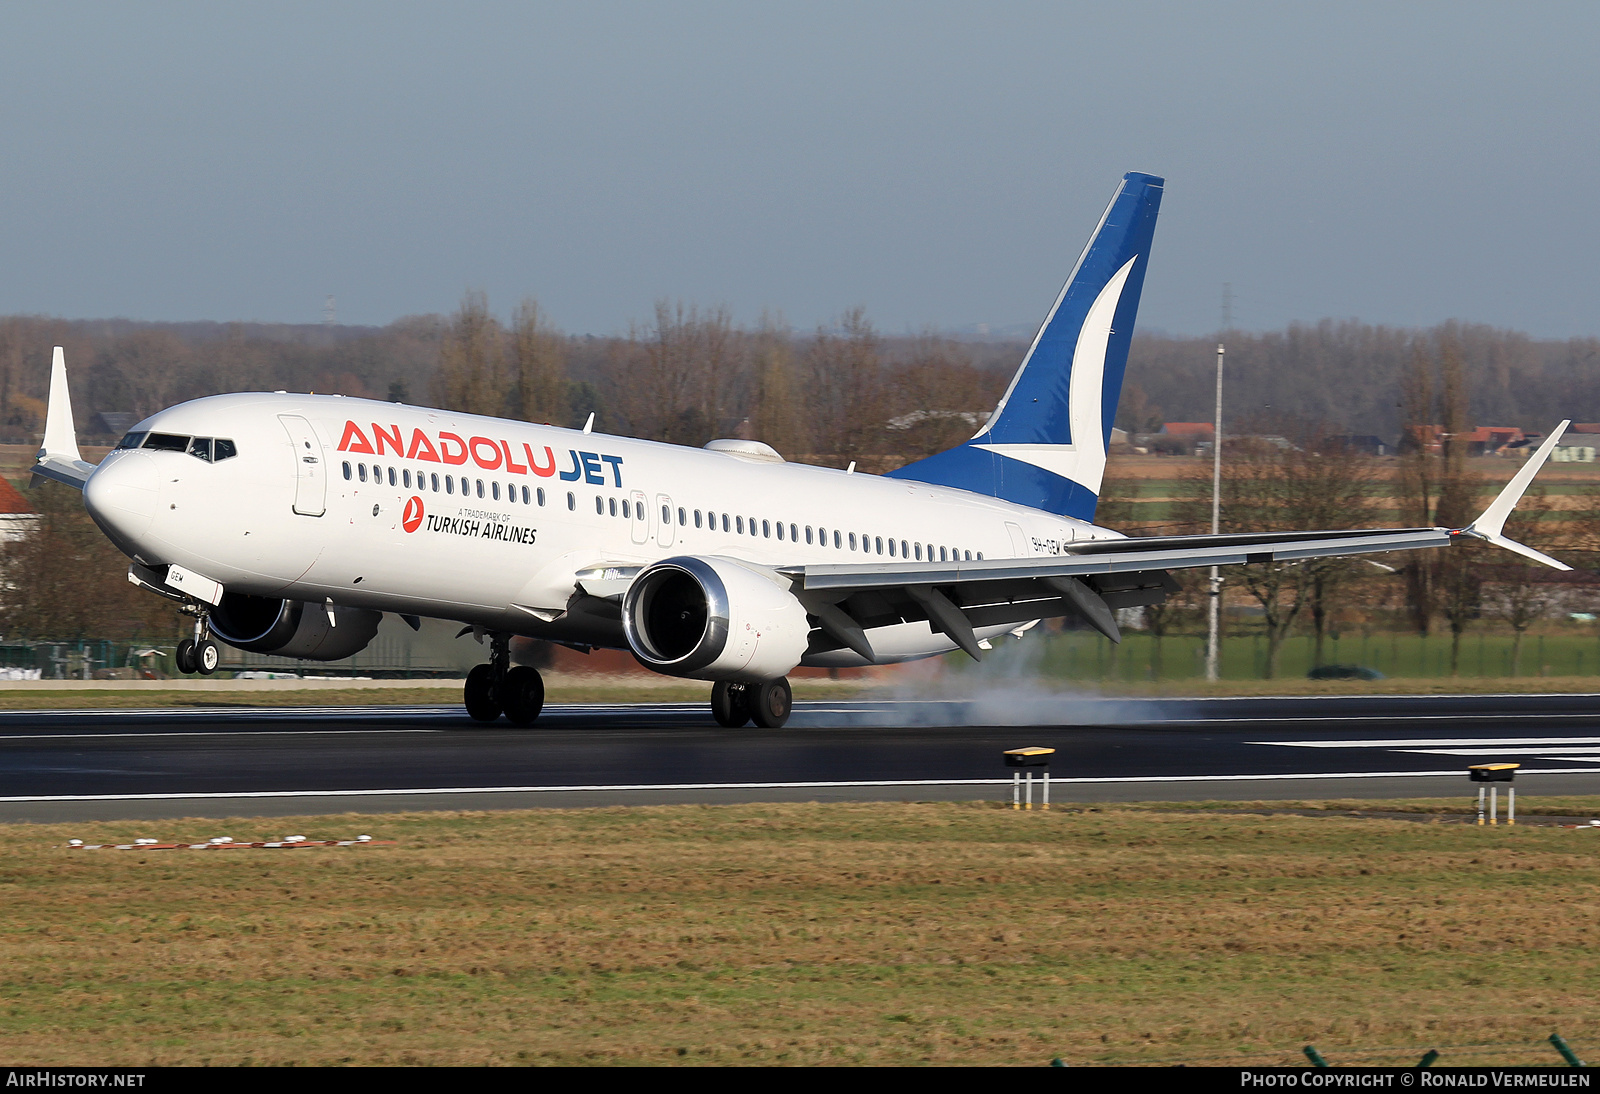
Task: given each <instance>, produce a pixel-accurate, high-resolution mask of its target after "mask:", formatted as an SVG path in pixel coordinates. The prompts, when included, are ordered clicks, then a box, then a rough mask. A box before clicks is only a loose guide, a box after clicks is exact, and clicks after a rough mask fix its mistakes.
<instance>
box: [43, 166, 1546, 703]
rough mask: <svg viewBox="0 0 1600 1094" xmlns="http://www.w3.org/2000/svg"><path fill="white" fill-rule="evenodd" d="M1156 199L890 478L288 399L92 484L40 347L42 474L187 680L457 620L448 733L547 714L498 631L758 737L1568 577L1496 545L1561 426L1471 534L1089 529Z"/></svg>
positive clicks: (1104, 234)
mask: <svg viewBox="0 0 1600 1094" xmlns="http://www.w3.org/2000/svg"><path fill="white" fill-rule="evenodd" d="M1162 186H1163V184H1162V180H1161V179H1159V178H1156V177H1154V176H1150V175H1143V174H1129V175H1127V176H1125V177H1124V179H1123V180H1122V182H1121V184H1120V185H1119V186H1118V187H1117V191H1116V193H1115V195H1114V196H1113V197H1112V200H1111V203H1110V205H1109V206H1107V208H1106V211H1105V214H1104V216H1102V217H1101V220H1100V224H1099V226H1098V227H1097V228H1096V229H1095V232H1094V234H1093V236H1091V238H1090V240H1089V243H1088V246H1087V247H1085V249H1084V251H1083V254H1082V255H1081V256H1080V257H1079V259H1078V263H1077V265H1076V267H1075V268H1074V269H1073V271H1072V274H1071V276H1070V277H1069V278H1068V279H1067V283H1066V285H1065V287H1064V288H1063V289H1062V290H1061V292H1060V294H1059V295H1058V296H1057V298H1056V301H1055V303H1054V305H1053V306H1052V307H1051V309H1050V312H1049V314H1048V315H1047V316H1046V317H1045V320H1044V323H1043V324H1042V325H1041V326H1040V328H1039V333H1038V334H1037V336H1036V337H1035V338H1034V341H1033V344H1032V346H1031V348H1030V349H1029V351H1028V354H1027V356H1026V357H1025V358H1024V360H1023V362H1022V365H1021V367H1020V368H1019V369H1018V370H1017V374H1016V376H1015V377H1014V378H1013V379H1012V381H1011V386H1010V387H1009V388H1008V389H1007V391H1006V393H1005V396H1004V397H1003V398H1002V399H1001V400H1000V405H999V407H998V408H997V409H996V410H995V413H994V414H993V416H992V417H991V418H990V419H989V420H988V422H987V423H986V424H985V425H984V427H983V429H982V430H981V431H980V432H979V433H978V435H977V436H976V437H974V438H973V439H972V440H970V441H968V442H967V443H965V444H963V445H960V446H958V447H956V448H954V449H951V450H950V451H948V452H943V453H940V454H939V455H937V456H934V457H931V458H929V459H926V460H923V461H920V462H918V463H914V464H911V465H910V466H908V467H904V468H902V469H900V470H899V471H896V472H894V473H892V474H890V475H887V476H882V477H880V476H875V475H866V474H856V473H852V471H848V470H847V471H839V470H835V469H831V468H824V467H811V466H803V465H799V464H793V463H786V462H784V460H783V458H782V457H781V456H779V455H778V453H776V452H774V451H773V450H772V449H771V448H769V447H768V446H766V445H764V444H761V443H758V442H755V441H744V440H722V441H712V442H711V443H710V444H708V445H706V446H705V448H704V449H691V448H683V447H678V446H674V445H667V444H658V443H655V442H652V441H641V440H631V439H627V438H623V437H613V436H606V435H602V434H597V433H591V432H590V431H589V429H588V428H587V427H586V428H585V429H584V430H582V431H579V430H574V429H561V428H556V427H553V426H547V425H531V424H529V423H527V422H519V421H508V420H504V419H499V418H485V417H478V416H474V415H470V414H458V413H454V412H451V411H446V410H430V409H427V408H423V407H410V406H404V405H400V404H396V403H382V402H373V401H369V400H364V399H348V398H341V397H339V396H328V395H296V394H290V393H287V392H274V393H250V394H236V395H218V396H214V397H211V398H205V399H196V400H194V401H192V402H187V403H183V404H181V405H179V406H175V407H172V408H170V409H168V410H163V411H161V412H160V413H158V414H154V415H152V416H150V417H149V418H146V419H145V420H144V421H142V422H140V423H139V424H138V425H136V426H134V428H133V430H132V431H131V432H129V433H128V435H127V436H126V437H124V438H123V439H122V442H121V443H120V444H119V445H118V446H117V448H116V449H115V450H114V451H112V452H111V454H110V455H108V456H107V457H106V458H105V460H104V461H102V462H101V463H100V464H99V465H98V466H95V465H91V464H89V463H86V462H85V461H84V460H83V459H82V457H81V456H80V454H79V452H78V445H77V440H76V435H75V432H74V429H73V422H72V409H71V405H70V401H69V398H68V392H67V380H66V369H65V365H64V363H63V359H62V352H61V350H60V349H59V348H57V349H56V351H55V358H54V362H53V368H52V375H51V384H50V402H49V414H48V417H47V422H46V426H45V436H44V443H43V446H42V448H41V450H40V452H39V459H38V462H37V464H36V465H35V467H34V468H33V470H34V472H35V474H36V475H38V476H42V477H44V478H49V479H54V480H56V481H58V482H63V483H67V484H69V485H72V486H76V487H79V488H81V489H82V491H83V500H84V504H85V506H86V507H87V508H88V511H89V513H90V514H91V515H92V516H93V518H94V520H95V521H96V523H97V524H98V525H99V526H100V527H101V529H103V530H104V532H105V534H106V535H107V536H109V537H110V538H111V540H112V541H113V542H114V543H116V545H117V546H118V547H119V548H121V549H122V551H123V552H124V553H126V554H127V555H128V556H129V558H131V559H132V566H131V567H130V568H129V571H128V577H129V580H130V581H133V582H135V583H136V584H139V585H141V586H144V587H145V588H147V589H149V590H151V591H152V592H155V593H159V594H160V595H162V596H166V597H169V598H171V599H173V600H175V601H177V602H179V603H180V604H181V606H182V610H184V611H186V612H188V613H189V614H191V615H192V616H193V617H194V637H193V638H192V639H185V640H184V642H183V644H182V645H181V646H180V647H179V650H178V661H179V667H180V668H182V669H183V670H184V671H186V672H191V671H198V672H201V673H210V672H212V671H214V670H215V669H216V667H217V664H218V661H219V656H220V653H219V650H218V647H217V645H216V643H215V641H214V639H221V640H222V641H224V642H227V643H229V644H231V645H233V646H237V647H239V648H241V649H246V650H254V651H258V652H261V653H272V654H279V655H282V656H285V657H296V658H307V659H314V660H335V659H338V658H343V657H348V656H350V655H351V654H353V653H355V652H357V651H358V650H360V649H362V648H363V647H365V646H366V645H367V643H368V642H370V641H371V640H372V637H373V634H374V632H375V631H376V629H377V626H378V621H379V619H380V618H381V617H382V614H383V613H384V612H393V613H396V614H398V615H400V616H401V617H402V618H404V619H406V621H407V622H409V623H410V624H411V625H412V626H413V627H416V626H418V625H419V622H418V621H419V617H422V616H429V617H435V618H440V619H448V620H455V621H459V622H460V623H463V624H465V625H466V627H467V628H470V629H471V631H473V632H474V633H475V634H476V636H477V637H478V638H479V639H480V640H481V639H483V638H485V637H487V638H488V639H489V650H490V654H489V660H488V663H487V664H483V665H479V666H477V667H476V668H474V669H473V670H472V672H471V673H470V674H469V675H468V677H467V681H466V687H465V699H466V707H467V710H468V712H469V713H470V714H471V715H472V717H474V718H476V719H479V720H481V721H493V720H494V719H496V718H498V717H499V716H500V714H501V713H502V712H503V713H504V714H505V715H506V716H507V717H508V718H509V719H510V720H511V721H512V722H513V723H515V724H517V725H528V724H530V723H532V722H533V721H534V719H536V718H537V717H538V715H539V711H540V709H541V707H542V706H543V702H544V683H543V681H542V679H541V678H540V676H539V673H538V672H537V671H536V670H535V669H533V668H530V667H526V666H514V665H513V664H512V663H511V658H510V656H509V645H510V639H511V638H512V637H513V636H517V635H524V636H529V637H534V638H541V639H548V640H550V641H553V642H560V643H563V644H566V645H569V646H574V647H579V648H594V647H613V648H618V649H628V650H631V651H632V652H633V654H634V656H635V657H636V658H638V660H639V661H640V662H641V663H643V664H644V665H646V666H648V667H649V668H651V669H654V670H655V671H657V672H660V673H664V674H666V675H669V676H679V677H687V678H690V679H697V680H708V681H712V682H713V688H712V693H711V705H712V710H713V713H714V714H715V716H716V719H717V720H718V721H719V722H720V723H721V724H723V725H725V726H740V725H744V724H746V723H747V722H749V721H750V720H752V719H754V721H755V722H756V723H757V724H758V725H761V726H766V727H777V726H781V725H783V724H784V722H785V720H786V719H787V718H788V716H789V708H790V690H789V684H788V681H787V680H786V678H785V677H786V675H787V673H788V672H789V671H790V670H792V669H793V668H794V667H795V666H797V665H820V666H858V665H868V664H884V663H888V662H895V661H906V660H911V659H915V658H922V657H931V656H935V655H938V654H942V653H946V652H948V651H950V650H953V649H958V648H959V649H962V650H965V651H966V652H967V653H969V654H971V655H972V656H973V657H979V656H981V651H982V650H983V649H984V648H986V647H987V645H988V640H989V639H992V638H995V637H997V636H999V635H1003V634H1005V633H1007V632H1009V631H1020V629H1021V628H1024V627H1026V626H1028V625H1029V624H1031V623H1032V622H1033V621H1037V620H1039V619H1043V618H1048V617H1053V616H1066V615H1074V616H1078V617H1081V618H1082V619H1083V620H1085V621H1087V622H1088V623H1089V624H1091V625H1093V626H1094V627H1096V628H1097V629H1098V630H1100V631H1101V632H1102V633H1104V634H1105V635H1106V636H1107V637H1108V638H1110V639H1111V640H1112V641H1118V640H1120V636H1119V634H1118V632H1117V625H1116V621H1115V616H1114V609H1117V608H1122V607H1128V606H1133V605H1140V604H1153V603H1159V602H1160V601H1161V600H1162V599H1163V598H1164V597H1166V596H1167V594H1168V593H1169V592H1170V591H1171V590H1172V589H1173V588H1174V587H1175V586H1174V584H1173V582H1172V579H1171V578H1170V577H1169V576H1168V574H1167V571H1168V570H1171V569H1176V568H1183V567H1199V566H1212V565H1228V564H1234V563H1253V562H1269V561H1292V560H1297V559H1307V558H1313V557H1319V556H1330V555H1353V554H1364V553H1369V552H1378V551H1394V550H1409V549H1415V548H1424V547H1443V546H1446V545H1447V544H1449V543H1450V542H1452V540H1453V539H1455V538H1457V537H1460V536H1463V535H1470V536H1475V537H1477V538H1480V539H1485V540H1488V541H1490V542H1493V543H1497V544H1499V545H1501V546H1503V547H1507V548H1509V549H1511V550H1514V551H1517V552H1519V553H1521V554H1523V555H1526V556H1528V557H1531V558H1535V559H1537V560H1539V561H1541V562H1545V563H1547V564H1550V565H1553V566H1556V567H1559V568H1562V569H1565V568H1566V567H1565V566H1563V565H1562V564H1561V563H1559V562H1557V561H1556V560H1554V559H1551V558H1549V557H1547V556H1545V555H1542V554H1539V553H1538V552H1536V551H1533V550H1532V549H1530V548H1527V547H1524V546H1523V545H1521V544H1517V543H1513V542H1511V541H1510V540H1507V539H1506V538H1505V537H1504V536H1503V535H1502V534H1501V529H1502V526H1503V525H1504V522H1505V519H1506V515H1507V514H1508V513H1509V511H1510V509H1511V507H1512V506H1513V505H1515V504H1516V502H1517V500H1518V499H1519V498H1520V497H1521V495H1522V493H1523V491H1524V490H1525V489H1526V488H1527V485H1528V482H1529V481H1530V480H1531V479H1532V477H1533V475H1534V473H1535V472H1536V471H1537V470H1538V468H1539V466H1540V465H1541V464H1542V463H1543V462H1544V460H1545V458H1546V457H1547V456H1548V455H1549V453H1550V450H1551V448H1552V447H1553V445H1554V444H1555V441H1556V439H1557V438H1558V437H1559V436H1560V433H1561V429H1557V430H1556V431H1554V432H1552V433H1551V435H1550V436H1549V437H1548V438H1547V439H1546V440H1545V442H1544V444H1543V445H1542V446H1541V447H1540V449H1539V450H1538V452H1537V453H1536V454H1535V455H1534V456H1533V457H1532V458H1531V459H1529V460H1528V461H1527V463H1526V464H1525V465H1524V467H1523V468H1522V469H1521V471H1520V472H1519V473H1518V474H1517V476H1516V477H1515V478H1514V479H1513V480H1512V482H1511V483H1510V484H1509V485H1508V486H1507V487H1506V488H1505V490H1504V491H1503V492H1502V493H1501V495H1500V496H1499V497H1498V498H1497V499H1495V501H1494V503H1493V504H1491V505H1490V506H1489V508H1488V509H1487V510H1486V511H1485V512H1484V514H1483V515H1482V516H1480V517H1479V518H1478V519H1477V520H1476V521H1475V522H1474V523H1473V524H1471V525H1469V526H1468V527H1466V528H1460V529H1448V528H1409V529H1367V530H1346V531H1308V532H1302V533H1271V534H1260V535H1225V536H1175V537H1166V538H1158V539H1128V538H1126V537H1124V536H1123V535H1121V534H1120V533H1118V532H1114V531H1111V530H1109V529H1106V528H1101V527H1097V526H1096V525H1095V524H1094V523H1093V517H1094V509H1095V503H1096V500H1097V496H1098V494H1099V492H1100V483H1101V478H1102V475H1103V473H1104V470H1105V463H1106V441H1107V439H1108V437H1109V435H1110V431H1111V423H1112V419H1113V417H1114V416H1115V414H1116V406H1117V398H1118V394H1119V392H1120V390H1121V386H1122V374H1123V369H1124V367H1125V366H1126V363H1127V358H1128V345H1129V341H1130V339H1131V337H1132V333H1133V324H1134V316H1135V313H1136V311H1137V309H1138V302H1139V294H1140V290H1141V288H1142V286H1143V283H1144V275H1145V268H1146V264H1147V262H1148V260H1149V252H1150V243H1151V240H1152V238H1153V236H1154V231H1155V221H1156V214H1157V211H1158V208H1159V206H1160V202H1161V194H1162ZM1329 379H1330V380H1332V379H1334V378H1332V377H1330V378H1329ZM590 421H591V422H592V421H593V419H592V418H591V419H590ZM1565 424H1566V423H1563V424H1562V428H1564V427H1565ZM462 633H463V634H465V633H466V630H463V632H462Z"/></svg>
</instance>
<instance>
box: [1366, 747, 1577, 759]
mask: <svg viewBox="0 0 1600 1094" xmlns="http://www.w3.org/2000/svg"><path fill="white" fill-rule="evenodd" d="M1557 748H1559V749H1560V750H1561V751H1563V752H1571V753H1574V754H1577V753H1582V752H1594V753H1600V748H1568V747H1565V746H1548V745H1547V746H1546V747H1544V748H1406V749H1396V750H1395V751H1397V752H1415V753H1418V754H1419V755H1427V756H1544V755H1548V754H1549V753H1550V752H1551V751H1554V750H1555V749H1557ZM1597 758H1600V757H1597Z"/></svg>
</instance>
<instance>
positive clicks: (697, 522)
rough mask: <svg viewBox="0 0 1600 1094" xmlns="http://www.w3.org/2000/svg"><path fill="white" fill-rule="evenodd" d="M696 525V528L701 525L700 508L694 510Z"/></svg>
mask: <svg viewBox="0 0 1600 1094" xmlns="http://www.w3.org/2000/svg"><path fill="white" fill-rule="evenodd" d="M694 526H695V527H696V528H698V527H700V510H698V509H696V510H695V511H694Z"/></svg>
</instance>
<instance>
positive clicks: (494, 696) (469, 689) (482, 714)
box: [463, 634, 544, 726]
mask: <svg viewBox="0 0 1600 1094" xmlns="http://www.w3.org/2000/svg"><path fill="white" fill-rule="evenodd" d="M489 651H490V652H489V663H488V664H486V665H475V666H473V669H472V671H471V672H469V673H467V683H466V687H465V689H464V695H463V698H464V699H465V700H466V705H467V713H468V714H469V715H471V716H472V718H473V720H474V721H478V722H492V721H494V720H495V719H497V718H499V717H500V715H501V714H502V713H504V714H505V716H506V720H507V721H509V722H510V723H511V724H512V725H516V726H531V725H532V724H533V723H534V722H535V721H536V720H537V719H538V717H539V712H540V711H542V710H543V709H544V677H542V676H540V675H539V670H538V669H534V668H529V667H528V666H526V665H517V666H515V667H513V666H512V665H511V636H510V635H506V634H492V635H490V636H489Z"/></svg>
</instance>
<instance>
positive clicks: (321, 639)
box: [211, 593, 383, 661]
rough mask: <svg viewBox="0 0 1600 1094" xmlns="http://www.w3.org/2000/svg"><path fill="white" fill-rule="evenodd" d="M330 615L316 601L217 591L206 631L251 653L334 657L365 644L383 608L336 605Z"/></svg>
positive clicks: (314, 658) (309, 658)
mask: <svg viewBox="0 0 1600 1094" xmlns="http://www.w3.org/2000/svg"><path fill="white" fill-rule="evenodd" d="M333 619H334V623H332V624H330V623H329V621H328V612H327V609H326V608H324V607H323V606H322V605H321V604H307V603H305V602H304V601H300V600H275V599H273V598H271V597H265V596H246V595H245V594H243V593H223V594H222V602H221V603H220V604H218V605H217V606H216V607H215V608H213V609H212V611H211V633H213V634H215V635H216V636H217V637H218V638H220V639H222V640H223V641H224V642H226V643H228V645H230V646H237V647H238V648H239V649H241V650H250V651H251V652H253V653H270V654H274V655H276V656H278V657H296V658H301V659H303V660H306V661H337V660H339V659H340V658H342V657H349V656H350V655H351V654H355V653H360V652H361V651H362V650H364V649H366V648H367V643H369V642H371V641H372V636H373V635H375V634H377V633H378V622H379V621H380V620H382V619H383V613H382V612H375V611H370V610H368V609H366V608H339V607H336V608H334V609H333ZM335 624H336V625H335Z"/></svg>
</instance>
